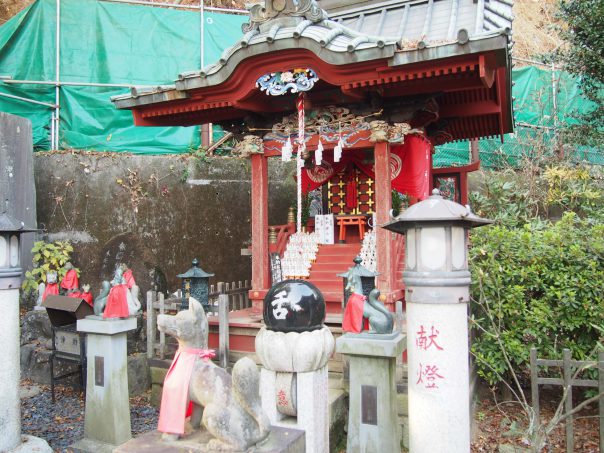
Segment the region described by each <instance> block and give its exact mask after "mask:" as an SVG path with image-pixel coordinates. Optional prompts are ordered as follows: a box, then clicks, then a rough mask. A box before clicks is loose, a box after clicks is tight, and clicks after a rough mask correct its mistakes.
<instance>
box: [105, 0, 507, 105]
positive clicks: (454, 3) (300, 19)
mask: <svg viewBox="0 0 604 453" xmlns="http://www.w3.org/2000/svg"><path fill="white" fill-rule="evenodd" d="M298 1H299V2H300V3H299V4H304V5H307V6H306V9H305V11H304V12H303V13H300V14H297V13H292V14H281V13H276V12H274V11H273V13H274V17H272V16H270V15H268V16H267V14H266V9H262V8H260V5H254V7H252V10H251V19H250V22H249V23H248V24H246V25H244V31H247V32H246V33H245V34H244V36H243V37H242V38H241V39H239V41H238V42H236V43H234V45H233V46H231V47H229V48H227V49H226V50H225V51H224V52H223V54H222V55H221V57H220V59H219V60H218V61H217V62H214V63H212V64H210V65H208V66H206V67H205V68H203V69H202V70H199V71H192V72H187V73H182V74H179V75H178V79H177V80H176V82H175V85H171V86H163V87H156V88H151V89H148V90H140V89H136V88H133V89H132V91H131V93H130V94H127V95H121V96H115V97H113V98H112V101H114V102H115V104H116V106H117V107H118V108H130V107H132V106H134V105H142V104H152V103H155V102H165V101H168V100H174V99H183V98H186V97H187V96H188V95H187V91H188V90H191V89H196V88H203V87H209V86H216V85H219V84H221V83H223V82H225V81H226V80H227V79H228V78H229V77H230V76H231V75H232V74H233V72H234V71H235V69H236V68H237V66H238V65H239V64H240V63H241V62H242V61H244V60H245V59H247V58H250V57H252V56H255V55H260V54H266V53H271V52H276V51H284V50H287V49H292V48H305V49H308V50H309V51H311V52H313V53H314V54H315V55H318V56H319V57H320V58H321V59H322V60H323V61H327V62H329V63H330V64H332V65H345V64H351V63H358V62H363V61H372V60H378V59H385V58H388V59H392V64H395V65H396V64H405V63H411V62H414V61H416V60H418V61H421V60H422V59H427V58H428V57H429V56H430V55H432V54H434V56H436V57H439V58H443V57H446V56H451V55H453V54H454V53H455V52H456V49H457V47H455V49H453V52H451V49H450V47H451V44H456V43H457V42H458V41H459V40H461V38H460V35H459V34H458V33H459V31H460V30H462V29H463V30H466V31H467V35H466V37H467V38H468V39H465V41H466V42H467V41H468V40H469V41H474V42H477V41H478V42H481V41H483V40H484V41H485V43H487V42H490V41H488V38H492V37H494V36H499V35H501V34H502V33H504V34H505V33H506V32H507V31H509V29H510V27H511V22H512V16H511V14H512V12H511V11H512V0H390V1H385V2H377V3H374V2H369V5H365V6H360V7H359V6H357V7H354V6H353V7H351V8H350V9H346V10H344V11H342V10H338V11H337V12H335V13H333V14H332V16H331V18H328V17H327V15H326V14H325V13H324V12H323V11H322V10H321V9H320V8H318V6H317V4H316V3H315V1H314V0H298ZM268 4H269V2H267V3H266V5H268ZM269 12H270V11H269ZM504 30H505V31H504ZM420 41H421V42H423V43H424V44H425V45H423V46H421V45H418V42H420ZM460 42H461V41H460ZM461 44H463V43H461ZM426 47H428V50H427V51H424V52H423V53H422V55H416V54H417V52H401V51H402V50H414V51H416V50H418V49H422V48H426ZM441 47H442V48H441ZM458 47H459V46H458ZM430 48H440V49H439V50H438V51H437V52H436V53H435V52H433V51H432V52H431V51H430ZM434 50H436V49H434Z"/></svg>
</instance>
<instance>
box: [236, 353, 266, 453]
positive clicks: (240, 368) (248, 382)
mask: <svg viewBox="0 0 604 453" xmlns="http://www.w3.org/2000/svg"><path fill="white" fill-rule="evenodd" d="M232 379H233V387H232V388H233V395H234V397H235V399H236V400H237V402H239V404H240V405H241V407H243V408H244V409H245V411H246V412H247V413H248V414H249V415H250V416H251V417H252V418H253V419H254V420H256V423H258V438H257V440H256V441H255V442H260V441H261V440H263V439H264V438H265V437H266V436H268V434H269V432H270V426H271V424H270V421H269V419H268V417H267V416H266V414H265V413H264V411H263V410H262V403H261V401H260V373H259V372H258V368H257V367H256V364H255V363H254V361H253V360H252V359H250V358H248V357H243V358H241V359H239V360H238V361H237V363H235V366H233V374H232Z"/></svg>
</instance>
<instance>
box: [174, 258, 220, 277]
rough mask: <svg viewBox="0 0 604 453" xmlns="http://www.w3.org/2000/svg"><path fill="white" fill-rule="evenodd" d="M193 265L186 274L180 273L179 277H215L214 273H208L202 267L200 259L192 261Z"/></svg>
mask: <svg viewBox="0 0 604 453" xmlns="http://www.w3.org/2000/svg"><path fill="white" fill-rule="evenodd" d="M191 264H192V267H191V268H190V269H189V270H188V271H187V272H185V273H184V274H178V275H177V277H178V278H209V277H213V276H214V274H208V273H207V272H206V271H204V270H203V269H202V268H200V267H199V260H198V259H197V258H195V259H194V260H193V261H192V262H191Z"/></svg>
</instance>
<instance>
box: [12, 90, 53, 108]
mask: <svg viewBox="0 0 604 453" xmlns="http://www.w3.org/2000/svg"><path fill="white" fill-rule="evenodd" d="M0 96H3V97H5V98H11V99H16V100H18V101H23V102H29V103H31V104H38V105H43V106H45V107H50V108H52V109H54V108H56V107H57V106H56V105H55V104H49V103H48V102H41V101H34V100H33V99H29V98H24V97H21V96H15V95H14V94H8V93H0Z"/></svg>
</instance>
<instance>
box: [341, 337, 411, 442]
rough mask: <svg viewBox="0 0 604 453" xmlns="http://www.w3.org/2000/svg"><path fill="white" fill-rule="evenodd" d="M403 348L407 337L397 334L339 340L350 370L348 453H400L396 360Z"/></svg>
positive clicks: (342, 338)
mask: <svg viewBox="0 0 604 453" xmlns="http://www.w3.org/2000/svg"><path fill="white" fill-rule="evenodd" d="M404 345H405V337H404V336H403V335H402V334H400V333H398V332H395V333H392V334H385V335H375V334H346V335H343V336H341V337H340V338H338V339H337V341H336V352H339V353H341V354H344V355H346V356H348V359H349V368H350V394H349V395H350V411H349V414H348V440H347V446H346V452H347V453H357V452H358V453H361V452H378V453H379V452H394V451H400V442H399V439H400V436H399V435H398V433H397V408H396V358H397V357H398V356H400V355H401V354H402V352H403V349H404Z"/></svg>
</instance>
